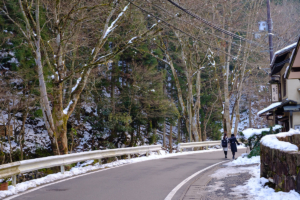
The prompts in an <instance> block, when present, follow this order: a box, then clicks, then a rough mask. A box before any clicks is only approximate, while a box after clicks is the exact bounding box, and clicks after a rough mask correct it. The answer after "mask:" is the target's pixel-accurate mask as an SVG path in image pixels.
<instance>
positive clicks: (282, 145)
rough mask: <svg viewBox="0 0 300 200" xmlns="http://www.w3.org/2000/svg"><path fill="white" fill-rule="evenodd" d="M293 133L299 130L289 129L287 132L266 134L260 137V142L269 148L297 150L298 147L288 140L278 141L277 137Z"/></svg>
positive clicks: (298, 132)
mask: <svg viewBox="0 0 300 200" xmlns="http://www.w3.org/2000/svg"><path fill="white" fill-rule="evenodd" d="M295 134H300V131H298V130H294V129H291V130H290V131H289V132H284V133H278V134H276V135H266V136H264V137H263V138H262V139H261V141H260V142H261V144H263V145H264V146H267V147H270V148H271V149H278V150H280V151H298V147H297V146H296V145H294V144H291V143H289V142H283V141H279V140H278V139H277V138H278V137H287V136H292V135H295Z"/></svg>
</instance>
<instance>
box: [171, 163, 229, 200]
mask: <svg viewBox="0 0 300 200" xmlns="http://www.w3.org/2000/svg"><path fill="white" fill-rule="evenodd" d="M223 162H227V161H222V162H219V163H216V164H214V165H211V166H209V167H206V168H205V169H202V170H200V171H198V172H196V173H195V174H193V175H191V176H190V177H188V178H186V179H184V180H183V181H182V182H181V183H179V184H178V185H177V186H176V187H175V188H174V189H173V190H172V191H171V192H170V193H169V194H168V196H167V197H166V198H165V200H172V198H173V197H174V195H175V194H176V192H177V191H178V190H179V189H180V188H181V187H182V186H183V185H184V184H186V183H187V182H188V181H189V180H191V179H192V178H194V177H195V176H197V175H198V174H200V173H202V172H204V171H205V170H208V169H210V168H212V167H214V166H216V165H218V164H221V163H223Z"/></svg>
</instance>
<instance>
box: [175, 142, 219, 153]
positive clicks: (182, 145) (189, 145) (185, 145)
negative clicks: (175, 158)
mask: <svg viewBox="0 0 300 200" xmlns="http://www.w3.org/2000/svg"><path fill="white" fill-rule="evenodd" d="M215 145H221V140H217V141H205V142H189V143H179V144H178V148H179V150H180V151H182V150H183V149H187V148H194V147H206V148H207V147H208V146H215Z"/></svg>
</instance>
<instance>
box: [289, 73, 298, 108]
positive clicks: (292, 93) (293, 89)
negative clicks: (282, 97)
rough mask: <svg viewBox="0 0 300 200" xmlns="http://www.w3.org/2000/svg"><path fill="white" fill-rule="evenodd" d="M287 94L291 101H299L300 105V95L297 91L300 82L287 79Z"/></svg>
mask: <svg viewBox="0 0 300 200" xmlns="http://www.w3.org/2000/svg"><path fill="white" fill-rule="evenodd" d="M286 87H287V88H286V94H287V98H288V99H289V100H293V101H297V103H298V104H300V93H299V92H298V91H297V89H298V88H300V80H298V79H287V80H286Z"/></svg>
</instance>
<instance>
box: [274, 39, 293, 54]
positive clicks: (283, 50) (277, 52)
mask: <svg viewBox="0 0 300 200" xmlns="http://www.w3.org/2000/svg"><path fill="white" fill-rule="evenodd" d="M296 46H297V42H295V43H293V44H291V45H289V46H286V47H284V48H282V49H280V50H278V51H276V52H275V54H274V55H277V54H281V53H283V52H285V51H287V50H289V49H291V48H295V47H296Z"/></svg>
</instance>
